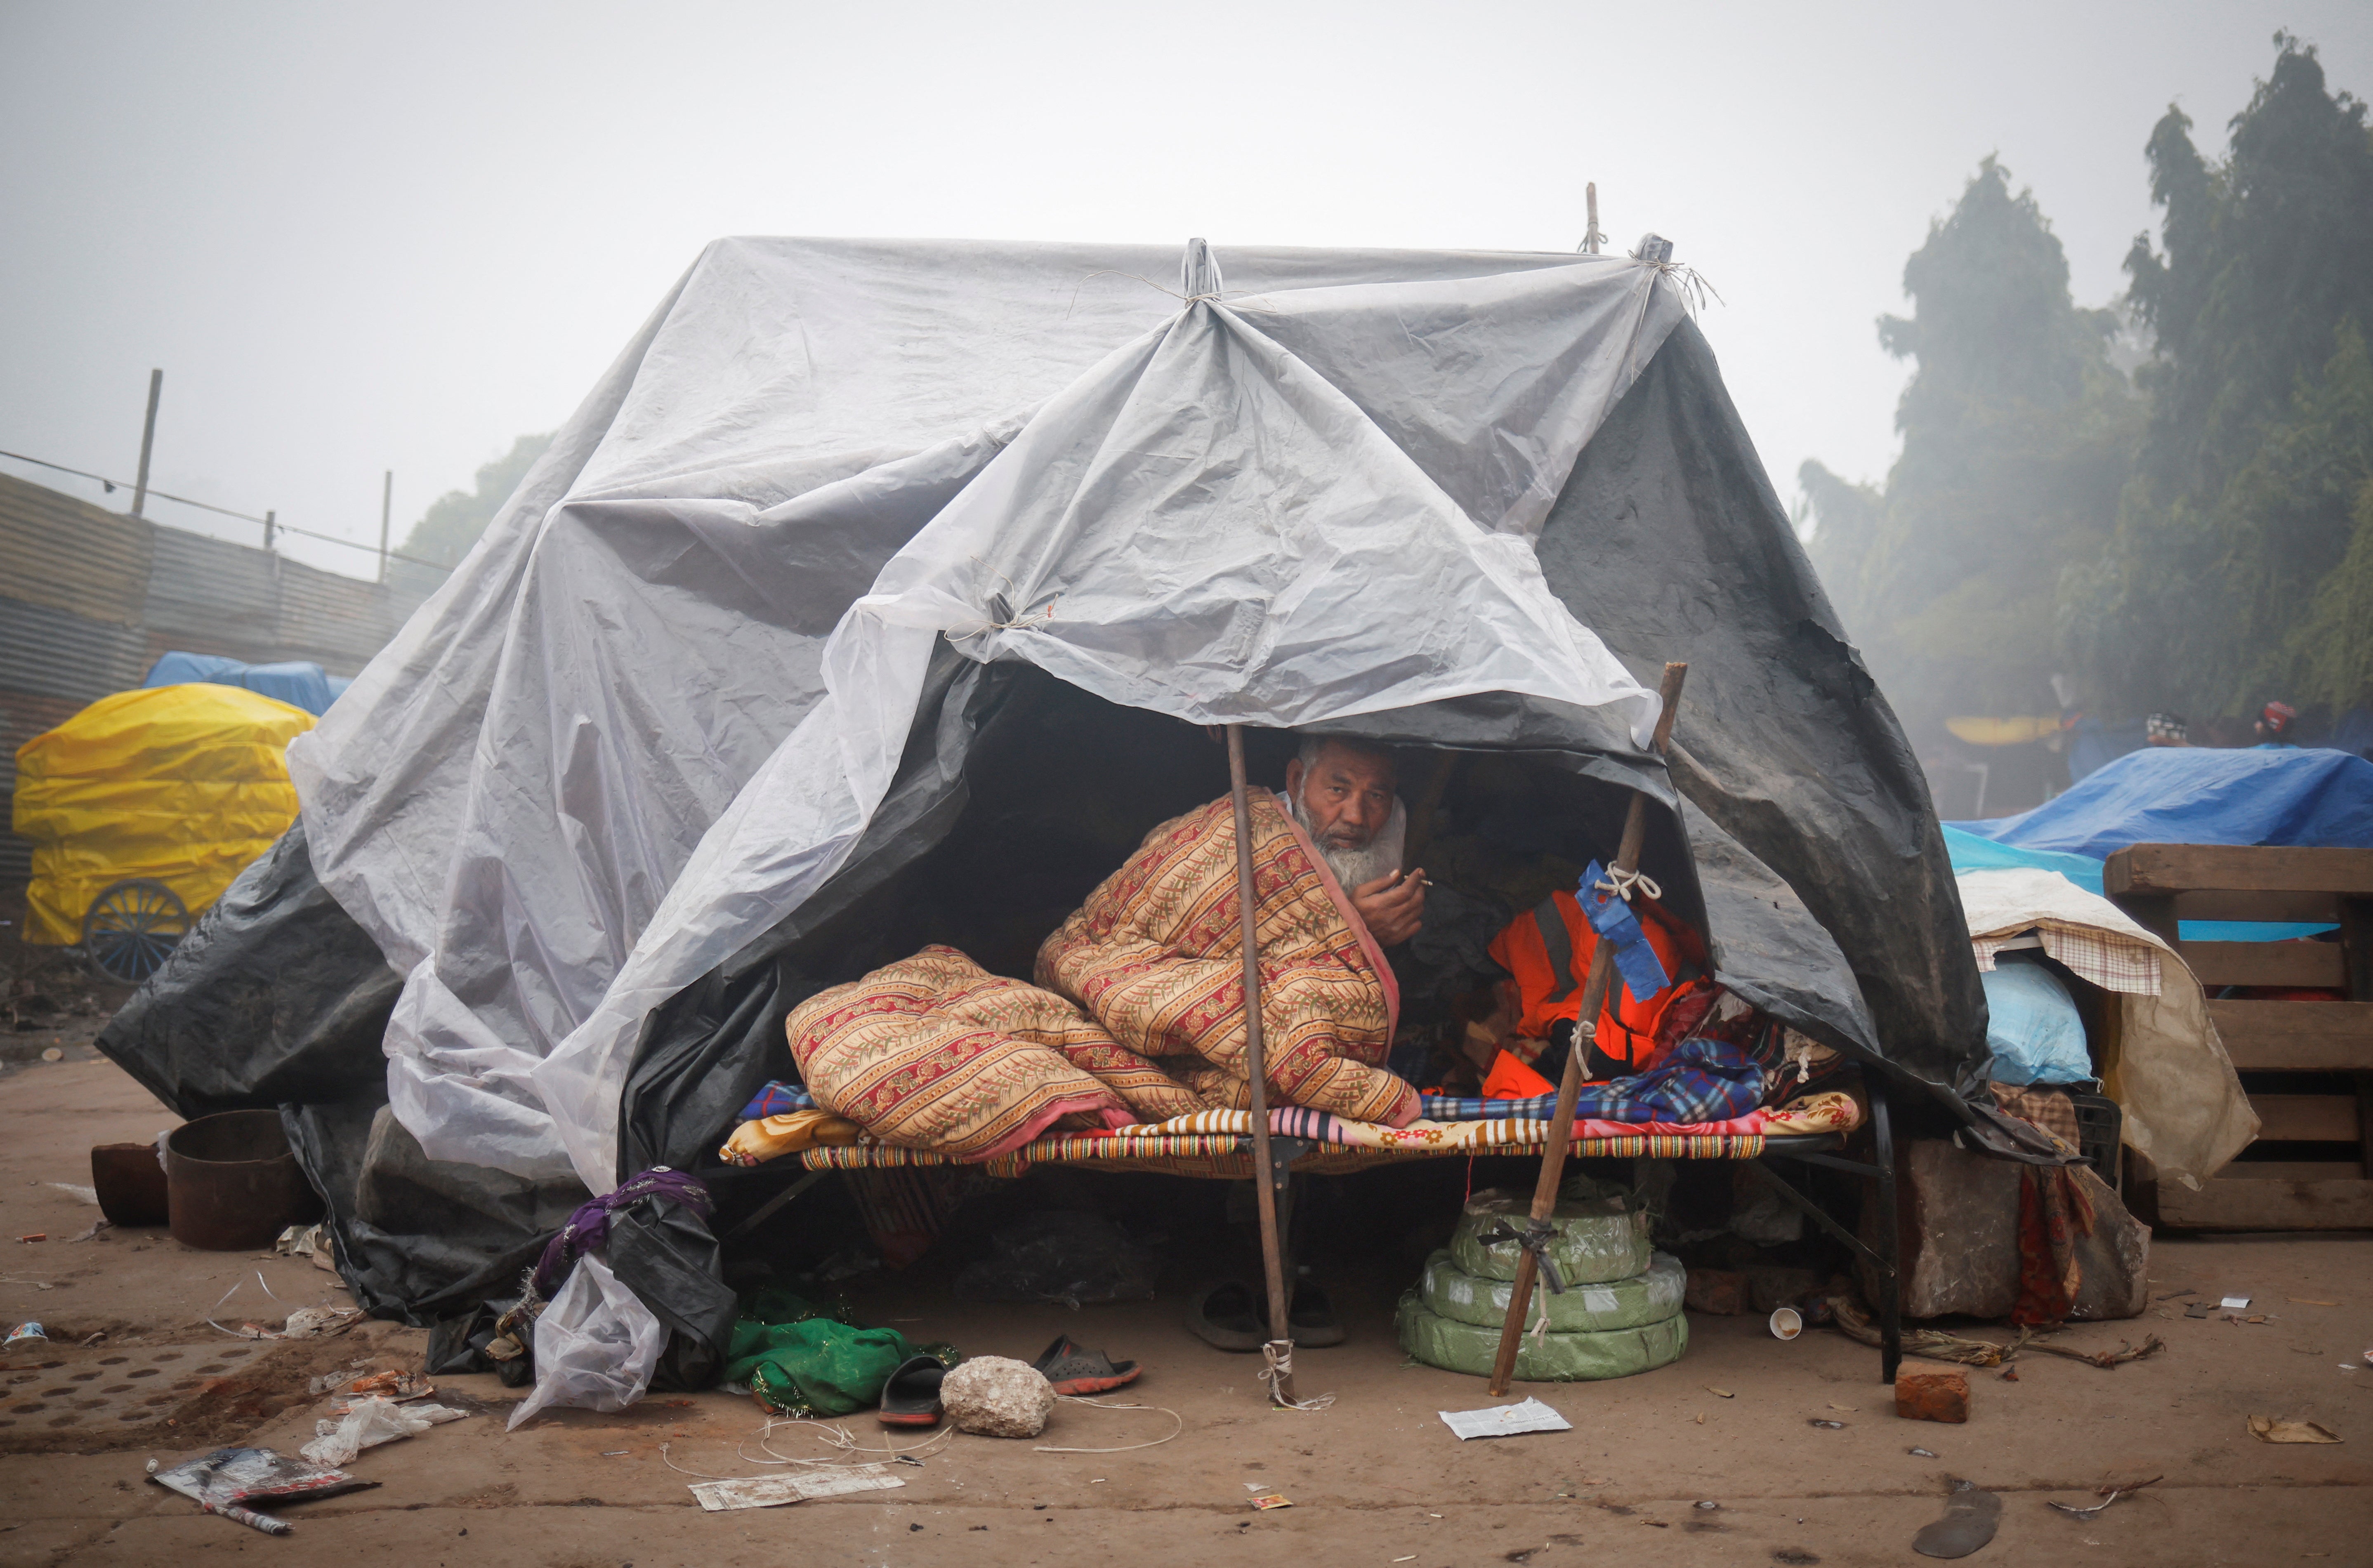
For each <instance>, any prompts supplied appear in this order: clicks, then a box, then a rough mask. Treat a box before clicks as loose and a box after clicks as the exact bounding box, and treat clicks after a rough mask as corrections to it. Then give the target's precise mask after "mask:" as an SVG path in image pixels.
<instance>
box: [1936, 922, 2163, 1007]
mask: <svg viewBox="0 0 2373 1568" xmlns="http://www.w3.org/2000/svg"><path fill="white" fill-rule="evenodd" d="M2034 930H2035V934H2036V935H2037V936H2038V937H2039V938H2040V939H2041V940H2042V942H2043V951H2044V952H2045V953H2046V954H2050V955H2051V956H2052V957H2053V958H2055V959H2057V960H2058V961H2059V962H2061V963H2063V964H2065V965H2068V967H2069V970H2070V971H2071V972H2072V973H2074V974H2075V976H2076V977H2078V978H2079V979H2085V980H2090V981H2092V982H2093V984H2095V985H2097V986H2098V987H2100V988H2101V989H2103V990H2105V991H2123V992H2125V993H2126V994H2128V995H2129V996H2157V995H2158V994H2159V993H2158V987H2159V972H2158V958H2159V953H2158V949H2157V948H2156V947H2153V946H2152V945H2151V944H2150V943H2149V942H2145V941H2143V940H2142V939H2141V938H2139V937H2131V936H2124V935H2122V934H2120V933H2119V932H2117V931H2105V930H2101V929H2100V928H2098V926H2063V925H2054V924H2052V923H2051V922H2049V921H2047V922H2045V923H2043V924H2040V925H2038V926H2036V927H2035V928H2034ZM2025 934H2026V933H2025V932H2023V931H2004V932H2002V933H2000V934H1999V935H1995V936H1981V937H1972V938H1971V939H1970V946H1971V947H1972V948H1974V949H1975V950H1976V951H1977V954H1978V967H1979V968H1981V969H1988V970H1990V969H1992V968H1993V966H1994V954H1997V953H2000V952H2001V951H2002V950H2003V949H2004V948H2005V947H2007V946H2009V945H2010V944H2011V943H2012V942H2016V941H2017V940H2018V939H2019V938H2020V937H2021V936H2023V935H2025Z"/></svg>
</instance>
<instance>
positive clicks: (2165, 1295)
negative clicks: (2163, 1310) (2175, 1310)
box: [2158, 1287, 2199, 1301]
mask: <svg viewBox="0 0 2373 1568" xmlns="http://www.w3.org/2000/svg"><path fill="white" fill-rule="evenodd" d="M2198 1294H2199V1292H2198V1291H2195V1290H2192V1289H2191V1288H2189V1287H2186V1288H2185V1289H2183V1290H2180V1291H2161V1292H2159V1293H2158V1299H2159V1300H2161V1301H2173V1300H2174V1299H2175V1298H2176V1297H2178V1296H2191V1295H2198Z"/></svg>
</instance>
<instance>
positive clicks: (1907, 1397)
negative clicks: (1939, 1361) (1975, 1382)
mask: <svg viewBox="0 0 2373 1568" xmlns="http://www.w3.org/2000/svg"><path fill="white" fill-rule="evenodd" d="M1895 1413H1896V1414H1897V1415H1900V1416H1901V1417H1902V1418H1903V1419H1904V1420H1906V1421H1945V1422H1964V1421H1967V1420H1969V1419H1970V1376H1969V1374H1967V1373H1965V1372H1963V1371H1962V1370H1961V1369H1960V1368H1958V1367H1935V1368H1933V1369H1932V1368H1929V1367H1924V1366H1923V1367H1912V1366H1907V1367H1904V1368H1903V1369H1901V1370H1900V1371H1899V1372H1898V1373H1896V1375H1895Z"/></svg>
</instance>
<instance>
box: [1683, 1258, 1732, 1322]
mask: <svg viewBox="0 0 2373 1568" xmlns="http://www.w3.org/2000/svg"><path fill="white" fill-rule="evenodd" d="M1747 1300H1748V1294H1747V1276H1746V1275H1744V1274H1740V1273H1736V1272H1734V1271H1732V1270H1728V1269H1692V1270H1689V1285H1688V1287H1687V1289H1686V1290H1685V1292H1684V1293H1683V1295H1682V1298H1681V1303H1682V1305H1684V1306H1687V1307H1688V1308H1689V1310H1690V1311H1692V1312H1710V1313H1713V1315H1714V1316H1718V1317H1736V1316H1738V1315H1739V1314H1740V1313H1742V1312H1745V1311H1746V1310H1747Z"/></svg>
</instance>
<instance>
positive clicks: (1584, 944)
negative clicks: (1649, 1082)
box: [1484, 891, 1706, 1096]
mask: <svg viewBox="0 0 2373 1568" xmlns="http://www.w3.org/2000/svg"><path fill="white" fill-rule="evenodd" d="M1631 912H1632V914H1633V915H1635V916H1636V917H1638V919H1639V921H1640V927H1641V929H1642V930H1644V931H1646V932H1647V933H1648V945H1649V946H1650V947H1652V948H1654V950H1655V953H1656V956H1657V957H1658V958H1661V959H1663V960H1664V963H1665V973H1666V974H1667V975H1670V976H1671V977H1673V983H1672V984H1671V985H1669V986H1667V987H1666V988H1665V989H1663V990H1661V991H1658V992H1657V993H1656V994H1655V995H1654V996H1652V997H1650V998H1648V999H1647V1000H1645V1001H1637V1000H1633V999H1632V996H1631V990H1630V989H1628V988H1627V987H1626V986H1625V985H1624V984H1623V977H1622V976H1621V975H1615V976H1612V977H1610V978H1609V980H1608V983H1607V1001H1606V1005H1605V1006H1604V1007H1603V1008H1601V1009H1600V1011H1599V1015H1598V1036H1597V1038H1596V1039H1595V1040H1593V1041H1592V1042H1591V1052H1592V1054H1591V1055H1589V1056H1586V1057H1584V1062H1585V1064H1587V1065H1589V1066H1590V1067H1591V1068H1593V1069H1594V1071H1591V1072H1589V1073H1588V1075H1587V1076H1588V1077H1590V1078H1592V1079H1596V1078H1603V1077H1622V1076H1629V1075H1631V1074H1632V1073H1637V1072H1645V1071H1647V1070H1648V1069H1650V1068H1652V1067H1654V1066H1655V1065H1656V1061H1657V1059H1658V1058H1659V1057H1660V1056H1661V1055H1662V1054H1663V1052H1662V1051H1661V1050H1660V1049H1659V1048H1658V1047H1657V1045H1656V1026H1657V1025H1658V1024H1660V1023H1662V1022H1663V1021H1664V1016H1665V1012H1666V1010H1667V1009H1668V1008H1670V1007H1671V1006H1672V1005H1673V1003H1674V1002H1675V1001H1677V1000H1679V999H1680V998H1681V997H1682V996H1684V995H1686V994H1687V993H1688V992H1689V990H1690V989H1693V987H1694V986H1695V985H1696V984H1697V983H1699V982H1700V981H1701V978H1702V977H1703V976H1704V974H1705V967H1706V956H1705V943H1704V942H1702V941H1701V939H1700V938H1699V936H1698V933H1697V932H1696V931H1694V930H1690V929H1689V926H1688V925H1686V924H1684V923H1683V922H1682V921H1680V920H1678V919H1675V918H1674V917H1672V916H1671V915H1668V914H1666V912H1665V910H1664V907H1662V906H1661V905H1659V904H1657V903H1656V902H1655V901H1654V899H1650V898H1645V897H1634V898H1633V899H1632V901H1631ZM1597 949H1598V932H1597V931H1596V930H1593V929H1591V924H1590V921H1589V919H1588V918H1587V917H1585V916H1584V914H1583V912H1582V905H1581V904H1580V903H1579V902H1578V901H1577V900H1576V899H1575V898H1574V895H1572V894H1571V893H1567V892H1563V891H1560V892H1557V893H1553V894H1551V895H1549V896H1548V897H1547V898H1545V899H1543V900H1541V902H1540V904H1539V906H1538V907H1536V908H1535V909H1533V910H1532V912H1531V913H1529V914H1524V915H1519V916H1517V917H1516V918H1515V919H1514V920H1511V921H1510V922H1508V926H1507V929H1506V930H1502V932H1501V933H1500V934H1499V935H1498V936H1496V937H1494V938H1492V939H1491V946H1490V954H1491V958H1492V961H1493V962H1495V963H1497V964H1498V965H1500V966H1501V967H1502V968H1503V969H1505V970H1507V971H1508V972H1509V973H1510V974H1511V975H1513V976H1514V977H1515V980H1516V989H1517V991H1518V993H1519V994H1520V995H1521V996H1522V997H1523V999H1524V1015H1523V1016H1522V1017H1521V1018H1520V1019H1519V1020H1518V1021H1517V1024H1516V1033H1517V1034H1518V1035H1519V1036H1524V1037H1525V1038H1528V1039H1536V1040H1545V1039H1547V1038H1549V1026H1550V1025H1551V1024H1555V1023H1556V1022H1557V1021H1558V1020H1559V1019H1561V1018H1573V1019H1579V1018H1580V1017H1581V1016H1582V987H1583V982H1584V980H1586V979H1588V978H1589V977H1590V958H1591V954H1593V953H1595V952H1596V951H1597ZM1511 1069H1514V1070H1516V1071H1509V1070H1511ZM1491 1077H1492V1079H1493V1080H1504V1081H1505V1082H1503V1083H1502V1088H1503V1090H1521V1091H1522V1092H1523V1093H1524V1094H1549V1093H1550V1092H1552V1091H1553V1090H1554V1089H1555V1087H1556V1085H1554V1084H1548V1083H1547V1081H1546V1080H1545V1079H1543V1078H1542V1077H1541V1076H1540V1074H1538V1073H1537V1072H1534V1071H1532V1069H1531V1068H1529V1067H1525V1065H1524V1064H1523V1063H1522V1062H1520V1061H1518V1060H1517V1059H1516V1058H1515V1057H1514V1055H1513V1054H1512V1053H1509V1052H1506V1051H1502V1053H1501V1055H1500V1057H1499V1059H1498V1061H1497V1063H1496V1064H1495V1066H1494V1068H1493V1070H1492V1074H1491ZM1526 1079H1530V1080H1531V1081H1532V1082H1533V1083H1540V1084H1545V1085H1546V1087H1542V1088H1537V1089H1536V1088H1532V1087H1531V1086H1530V1085H1529V1084H1526V1083H1525V1080H1526ZM1491 1092H1492V1091H1491V1088H1490V1082H1487V1083H1486V1085H1485V1088H1484V1093H1485V1094H1486V1095H1487V1096H1489V1095H1490V1094H1491Z"/></svg>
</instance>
